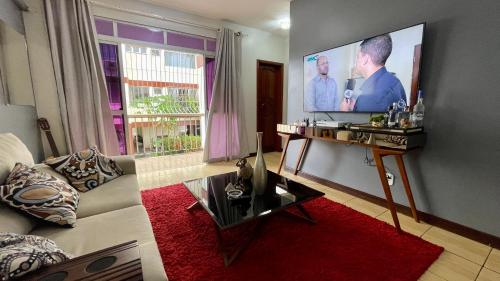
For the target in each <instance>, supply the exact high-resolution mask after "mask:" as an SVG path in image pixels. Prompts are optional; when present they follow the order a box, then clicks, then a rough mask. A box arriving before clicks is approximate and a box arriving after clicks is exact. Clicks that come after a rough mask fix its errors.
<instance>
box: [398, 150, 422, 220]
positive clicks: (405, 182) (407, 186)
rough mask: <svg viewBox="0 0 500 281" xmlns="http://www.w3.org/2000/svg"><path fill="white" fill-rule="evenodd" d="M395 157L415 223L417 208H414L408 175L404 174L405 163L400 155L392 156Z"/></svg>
mask: <svg viewBox="0 0 500 281" xmlns="http://www.w3.org/2000/svg"><path fill="white" fill-rule="evenodd" d="M394 157H396V162H397V163H398V167H399V173H400V174H401V179H402V181H403V185H404V186H405V191H406V197H408V202H409V203H410V207H411V213H412V215H413V218H414V219H415V221H416V222H420V220H419V218H418V213H417V208H416V207H415V200H413V194H412V192H411V189H410V182H409V181H408V175H407V174H406V169H405V163H404V161H403V157H402V156H401V155H394Z"/></svg>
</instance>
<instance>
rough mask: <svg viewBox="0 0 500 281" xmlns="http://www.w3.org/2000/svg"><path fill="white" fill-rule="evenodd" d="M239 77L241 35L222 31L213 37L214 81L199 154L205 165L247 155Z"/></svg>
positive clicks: (230, 31)
mask: <svg viewBox="0 0 500 281" xmlns="http://www.w3.org/2000/svg"><path fill="white" fill-rule="evenodd" d="M240 76H241V36H240V35H239V34H236V33H235V32H234V31H233V30H231V29H227V28H223V29H222V30H220V31H219V33H218V35H217V50H216V55H215V80H214V85H213V93H212V101H211V104H210V110H209V112H208V123H207V134H206V138H205V147H204V149H205V150H204V155H203V161H205V162H213V161H220V160H226V161H227V160H231V159H234V158H239V157H244V156H247V155H248V139H247V135H246V129H245V120H244V115H243V112H244V110H243V103H242V98H241V97H240V94H241V89H240Z"/></svg>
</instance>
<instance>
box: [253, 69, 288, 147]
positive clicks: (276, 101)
mask: <svg viewBox="0 0 500 281" xmlns="http://www.w3.org/2000/svg"><path fill="white" fill-rule="evenodd" d="M283 68H284V67H283V64H282V63H277V62H270V61H262V60H257V131H258V132H263V135H262V150H263V152H270V151H281V138H280V137H279V136H278V134H277V132H276V124H279V123H281V122H282V116H283Z"/></svg>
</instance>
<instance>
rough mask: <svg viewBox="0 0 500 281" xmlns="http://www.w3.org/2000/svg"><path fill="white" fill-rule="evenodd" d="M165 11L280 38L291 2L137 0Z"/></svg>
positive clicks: (263, 0) (258, 0) (288, 0)
mask: <svg viewBox="0 0 500 281" xmlns="http://www.w3.org/2000/svg"><path fill="white" fill-rule="evenodd" d="M140 1H142V2H145V3H150V4H154V5H158V6H163V7H166V8H170V9H174V10H179V11H182V12H186V13H190V14H194V15H199V16H203V17H206V18H210V19H214V20H224V21H229V22H234V23H237V24H241V25H246V26H250V27H255V28H258V29H262V30H266V31H270V32H273V33H276V34H280V35H283V36H288V30H286V31H285V30H283V29H281V28H280V22H281V21H282V20H283V19H289V17H290V2H291V1H293V0H140Z"/></svg>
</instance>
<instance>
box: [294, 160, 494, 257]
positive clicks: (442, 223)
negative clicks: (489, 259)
mask: <svg viewBox="0 0 500 281" xmlns="http://www.w3.org/2000/svg"><path fill="white" fill-rule="evenodd" d="M285 170H286V171H287V172H290V173H293V169H292V168H290V167H288V166H286V167H285ZM297 175H299V176H301V177H304V178H306V179H309V180H311V181H314V182H317V183H319V184H322V185H325V186H328V187H330V188H333V189H337V190H339V191H342V192H345V193H348V194H351V195H353V196H355V197H358V198H361V199H364V200H366V201H369V202H371V203H374V204H377V205H379V206H382V207H387V201H386V200H385V199H384V198H380V197H377V196H374V195H371V194H369V193H366V192H363V191H359V190H357V189H354V188H351V187H347V186H345V185H341V184H338V183H336V182H333V181H330V180H327V179H323V178H320V177H317V176H314V175H311V174H308V173H305V172H302V171H299V172H298V174H297ZM395 205H396V209H397V211H398V212H400V213H402V214H405V215H408V216H410V217H411V216H412V214H411V209H410V207H407V206H404V205H401V204H398V203H395ZM418 216H419V218H420V220H422V221H424V222H426V223H428V224H431V225H433V226H437V227H439V228H442V229H445V230H448V231H451V232H453V233H456V234H459V235H461V236H463V237H467V238H469V239H472V240H474V241H477V242H479V243H483V244H486V245H489V246H491V247H494V248H497V249H499V248H500V237H496V236H494V235H491V234H488V233H484V232H481V231H479V230H476V229H473V228H470V227H468V226H465V225H461V224H458V223H456V222H452V221H449V220H446V219H443V218H440V217H437V216H435V215H432V214H428V213H425V212H422V211H418Z"/></svg>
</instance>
